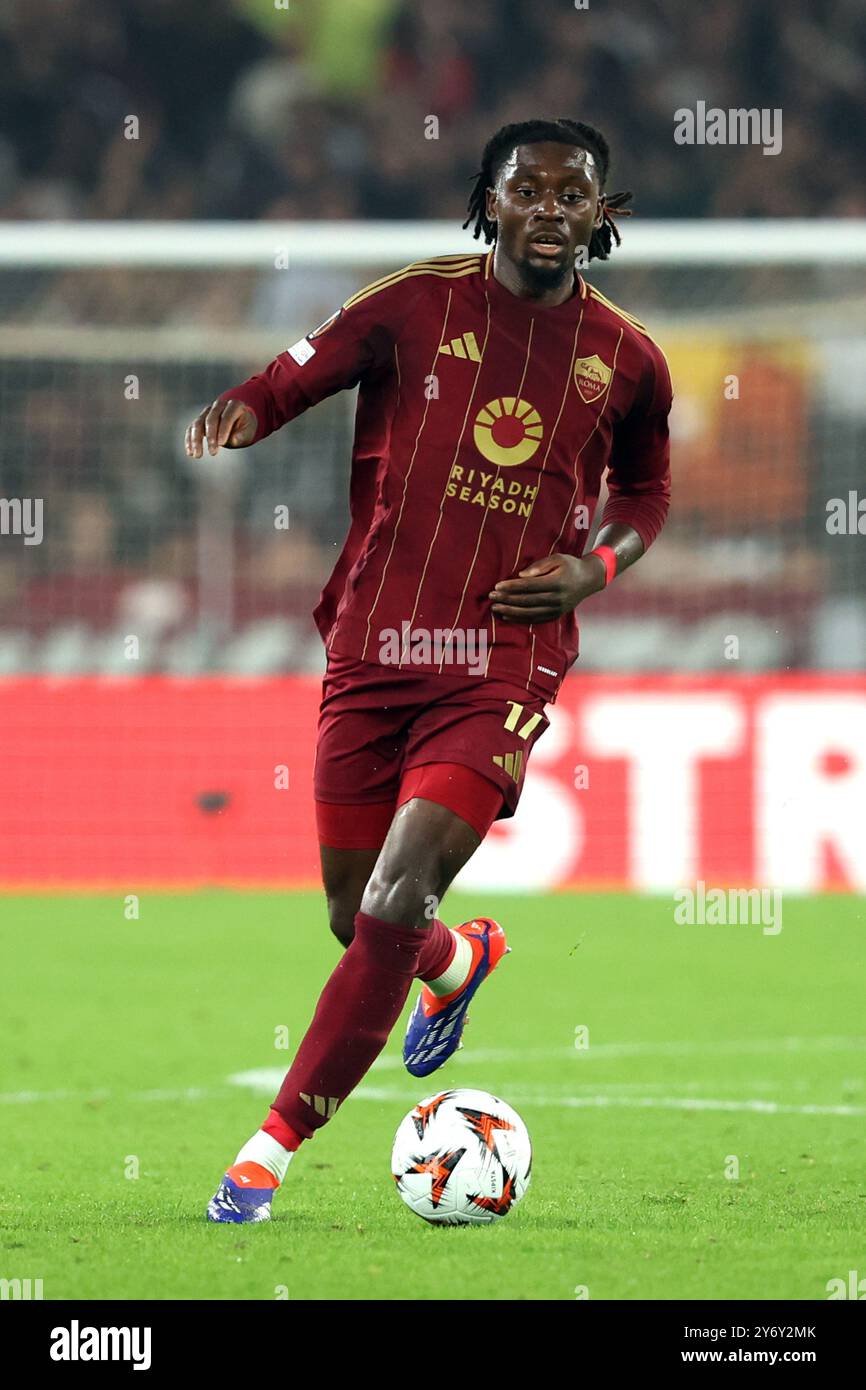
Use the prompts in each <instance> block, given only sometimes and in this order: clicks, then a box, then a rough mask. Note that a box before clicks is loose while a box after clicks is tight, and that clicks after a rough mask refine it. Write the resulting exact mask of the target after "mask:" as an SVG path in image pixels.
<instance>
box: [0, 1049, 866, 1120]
mask: <svg viewBox="0 0 866 1390" xmlns="http://www.w3.org/2000/svg"><path fill="white" fill-rule="evenodd" d="M864 1049H866V1038H862V1037H856V1038H845V1037H816V1038H800V1037H788V1038H756V1039H746V1038H743V1039H736V1038H730V1039H720V1040H718V1041H717V1042H712V1043H711V1042H687V1041H684V1042H634V1043H594V1044H591V1045H590V1047H588V1048H586V1049H576V1048H573V1047H530V1048H473V1047H470V1048H467V1049H466V1051H465V1053H460V1052H458V1053H457V1054H456V1056H455V1057H454V1058H452V1062H453V1063H457V1064H458V1065H459V1066H461V1067H462V1066H472V1067H475V1066H479V1065H484V1064H486V1063H496V1062H505V1063H509V1062H518V1063H519V1062H531V1061H561V1062H565V1061H566V1060H568V1063H569V1064H570V1065H578V1066H580V1067H581V1068H584V1067H585V1066H586V1065H587V1063H588V1062H591V1061H593V1060H600V1061H603V1060H605V1059H608V1058H615V1057H684V1058H685V1057H715V1056H717V1055H725V1056H730V1055H743V1056H757V1055H760V1054H766V1055H773V1056H784V1055H786V1054H790V1053H792V1052H800V1053H803V1052H806V1053H808V1052H813V1053H817V1052H860V1051H862V1050H864ZM402 1068H403V1062H402V1059H401V1058H400V1057H399V1056H397V1055H392V1054H388V1055H385V1056H381V1057H379V1058H378V1059H377V1060H376V1062H374V1064H373V1068H372V1070H373V1071H374V1072H379V1071H402ZM284 1074H285V1069H284V1068H282V1067H258V1068H254V1069H252V1070H250V1071H243V1072H236V1073H235V1074H234V1075H232V1076H229V1077H227V1078H226V1082H225V1083H224V1084H223V1085H222V1086H216V1087H214V1086H209V1087H201V1086H184V1087H177V1088H166V1089H154V1090H143V1091H118V1092H112V1091H110V1090H105V1089H101V1088H100V1089H95V1090H67V1089H63V1090H53V1091H7V1092H0V1105H27V1104H38V1103H40V1102H44V1101H64V1100H70V1101H76V1100H77V1101H84V1102H102V1101H106V1100H112V1099H114V1100H120V1101H126V1102H129V1101H133V1102H138V1101H144V1102H148V1101H176V1100H184V1101H197V1100H214V1099H217V1098H218V1097H220V1096H224V1095H225V1094H226V1091H227V1089H229V1088H231V1087H243V1088H246V1089H248V1090H252V1091H254V1092H256V1093H257V1094H267V1095H273V1094H274V1093H275V1092H276V1091H277V1090H278V1089H279V1087H280V1085H281V1083H282V1080H283V1076H284ZM431 1084H432V1083H431ZM573 1084H575V1085H576V1086H577V1087H578V1089H580V1088H581V1087H582V1086H589V1085H591V1084H592V1083H590V1082H580V1083H578V1082H575V1083H573ZM664 1084H665V1083H663V1082H645V1083H643V1084H642V1083H640V1082H622V1083H614V1084H613V1085H612V1086H611V1087H610V1089H609V1090H608V1091H607V1092H605V1093H602V1094H596V1095H586V1096H555V1095H551V1094H547V1093H544V1094H538V1095H533V1094H532V1093H531V1092H528V1091H527V1092H520V1091H519V1088H518V1091H517V1092H511V1091H510V1090H509V1094H510V1095H512V1097H513V1098H515V1099H516V1098H517V1095H518V1094H520V1095H522V1097H523V1099H522V1101H521V1103H522V1104H524V1105H540V1106H557V1107H559V1108H561V1109H593V1108H596V1109H601V1108H604V1107H606V1106H620V1107H628V1108H633V1109H658V1110H707V1111H731V1112H738V1111H739V1112H751V1113H753V1114H764V1115H773V1114H788V1115H841V1116H862V1115H866V1107H864V1106H858V1105H812V1104H804V1105H793V1104H787V1103H784V1102H781V1101H771V1100H760V1099H755V1100H723V1099H707V1098H702V1097H698V1096H648V1095H625V1094H623V1092H624V1091H625V1090H626V1089H629V1090H640V1089H643V1090H654V1089H657V1088H659V1087H660V1086H662V1085H664ZM667 1084H669V1083H667ZM698 1085H700V1082H693V1081H691V1082H687V1083H683V1087H682V1089H686V1088H688V1089H694V1088H695V1086H698ZM417 1089H418V1086H417V1084H414V1083H412V1082H410V1081H407V1082H406V1084H405V1087H404V1088H403V1089H391V1090H389V1089H382V1088H378V1087H375V1086H363V1085H362V1086H361V1087H359V1089H358V1090H357V1091H355V1092H354V1093H353V1098H357V1099H359V1100H385V1101H402V1100H406V1099H407V1098H411V1096H412V1094H413V1092H415V1091H417ZM614 1092H618V1094H615V1093H614Z"/></svg>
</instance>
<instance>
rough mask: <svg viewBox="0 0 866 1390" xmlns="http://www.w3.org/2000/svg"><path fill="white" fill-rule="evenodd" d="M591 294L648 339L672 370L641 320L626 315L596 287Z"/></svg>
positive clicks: (591, 290)
mask: <svg viewBox="0 0 866 1390" xmlns="http://www.w3.org/2000/svg"><path fill="white" fill-rule="evenodd" d="M589 292H590V294H591V295H592V297H593V299H597V300H598V302H599V303H600V304H603V305H604V306H605V308H606V309H610V310H611V312H612V313H614V314H618V315H619V317H620V318H621V319H625V321H626V323H630V324H631V326H632V328H636V329H637V331H638V333H641V334H642V335H643V336H644V338H648V339H649V341H650V342H651V343H652V345H653V347H655V348H658V350H659V352H660V353H661V355H662V357H663V358H664V361H665V364H666V365H667V367H668V369H669V370H670V363H669V362H668V359H667V357H666V356H665V350H664V348H663V347H662V346H661V345H660V344H659V343H657V342H656V340H655V338H654V337H653V336H652V334H651V333H650V332H648V331H647V329H646V328H645V327H644V325H643V324H642V323H641V321H640V319H636V318H635V317H634V315H633V314H628V313H626V311H625V309H620V307H619V305H618V304H612V303H611V301H610V300H609V299H607V298H605V296H604V295H603V294H602V293H601V291H600V290H597V289H596V288H595V285H590V287H589Z"/></svg>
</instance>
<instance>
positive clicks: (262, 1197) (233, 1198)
mask: <svg viewBox="0 0 866 1390" xmlns="http://www.w3.org/2000/svg"><path fill="white" fill-rule="evenodd" d="M278 1186H279V1184H278V1182H277V1180H276V1178H275V1177H274V1175H273V1173H269V1172H268V1170H267V1168H263V1167H262V1165H261V1164H260V1163H234V1164H232V1166H231V1168H229V1169H228V1171H227V1172H226V1173H225V1174H224V1176H223V1180H222V1182H221V1183H220V1185H219V1187H218V1188H217V1190H216V1192H215V1193H214V1195H213V1196H212V1197H211V1199H210V1201H209V1202H208V1207H207V1219H208V1221H231V1222H235V1223H237V1222H244V1221H270V1219H271V1198H272V1197H273V1195H274V1193H275V1192H276V1190H277V1187H278Z"/></svg>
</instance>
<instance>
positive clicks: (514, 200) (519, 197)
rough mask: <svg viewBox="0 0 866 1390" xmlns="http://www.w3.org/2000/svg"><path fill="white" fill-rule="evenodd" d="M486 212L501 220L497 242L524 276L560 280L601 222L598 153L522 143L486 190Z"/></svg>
mask: <svg viewBox="0 0 866 1390" xmlns="http://www.w3.org/2000/svg"><path fill="white" fill-rule="evenodd" d="M487 216H488V217H489V218H490V220H491V221H495V222H496V223H497V238H496V240H497V246H498V247H500V248H501V249H502V251H503V252H504V254H505V255H506V256H507V257H508V259H509V260H510V261H511V262H513V264H514V265H515V266H516V267H517V268H518V270H519V271H520V272H521V274H522V275H523V277H524V278H525V279H528V280H530V281H534V282H535V283H536V284H539V285H545V284H547V285H553V284H557V283H558V282H559V281H561V280H563V279H564V278H566V277H567V276H569V275H571V274H572V272H573V268H574V260H575V256H576V255H577V252H578V249H579V248H580V247H581V246H588V245H589V242H590V238H591V236H592V232H593V228H595V227H598V226H600V225H601V221H602V203H601V201H600V197H599V172H598V167H597V165H596V162H595V159H594V158H593V156H592V154H591V153H590V152H589V150H584V149H581V148H580V147H579V146H577V145H560V144H556V143H549V142H544V143H541V144H537V145H518V147H517V149H516V150H514V151H513V152H512V154H511V155H510V157H509V158H508V159H507V160H506V162H505V163H504V164H503V166H502V168H501V169H500V171H499V176H498V178H497V180H496V186H495V188H488V190H487Z"/></svg>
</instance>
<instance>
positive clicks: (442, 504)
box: [401, 296, 490, 673]
mask: <svg viewBox="0 0 866 1390" xmlns="http://www.w3.org/2000/svg"><path fill="white" fill-rule="evenodd" d="M489 337H490V297H489V296H487V321H486V323H485V325H484V342H483V343H482V345H481V359H480V360H479V361H478V362H477V363H476V366H475V380H474V381H473V383H472V390H471V392H470V393H469V400H468V401H467V402H466V412H465V414H464V416H463V424H462V426H461V429H460V434H459V435H458V437H457V444H456V445H455V448H454V457H453V458H452V460H451V465H450V467H449V469H448V471H447V473H446V474H445V486H444V487H443V489H442V496H441V497H440V499H439V516H438V517H437V519H436V530H435V531H434V532H433V536H432V538H431V541H430V545H429V546H428V548H427V556H426V559H425V560H424V568H423V569H422V571H421V578H420V579H419V580H418V588H417V589H416V590H415V603H414V605H413V608H412V616H411V618H410V619H409V631H410V632H411V630H412V623H413V622H414V621H415V614H416V613H417V611H418V604H419V602H420V599H421V590H422V589H423V587H424V580H425V578H426V577H427V567H428V565H429V564H430V556H431V555H432V554H433V547H434V546H435V544H436V540H437V537H438V535H439V528H440V526H441V525H442V516H443V509H444V507H445V498H446V497H447V495H448V483H449V482H450V479H451V469H452V468H453V467H454V464H455V463H456V461H457V455H458V454H459V453H460V445H461V444H462V443H463V436H464V434H465V433H466V421H467V420H468V419H469V412H470V410H471V409H472V402H473V401H474V400H475V392H476V390H477V389H478V378H479V376H480V375H481V362H482V360H483V358H484V353H485V352H486V350H487V339H488V338H489ZM440 347H441V343H440ZM458 611H459V610H458ZM444 660H445V657H444V653H443V657H442V661H440V663H439V670H440V673H441V670H442V664H443V662H444ZM401 662H402V657H401Z"/></svg>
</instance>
